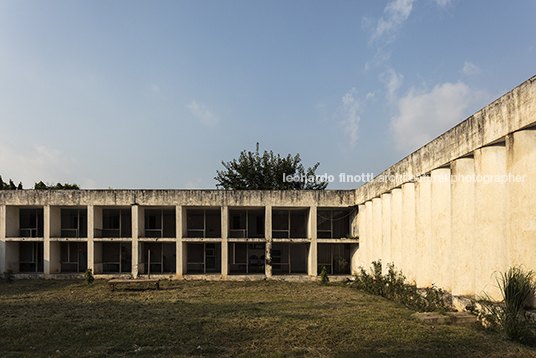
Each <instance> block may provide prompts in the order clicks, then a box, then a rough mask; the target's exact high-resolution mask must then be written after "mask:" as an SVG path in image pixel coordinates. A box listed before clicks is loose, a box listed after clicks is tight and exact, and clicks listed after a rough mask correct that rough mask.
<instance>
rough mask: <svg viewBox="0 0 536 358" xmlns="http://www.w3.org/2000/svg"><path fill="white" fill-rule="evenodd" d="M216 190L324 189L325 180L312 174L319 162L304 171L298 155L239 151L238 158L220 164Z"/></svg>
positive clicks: (216, 178) (216, 177)
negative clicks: (221, 168)
mask: <svg viewBox="0 0 536 358" xmlns="http://www.w3.org/2000/svg"><path fill="white" fill-rule="evenodd" d="M221 163H222V165H223V167H224V168H225V170H221V171H220V170H217V171H216V173H217V175H216V176H215V177H214V179H215V180H216V181H217V182H218V183H217V184H216V187H217V188H219V189H225V190H309V189H312V190H324V189H325V188H326V187H327V185H328V181H327V180H326V179H325V178H322V177H321V176H317V175H316V174H315V171H316V169H317V168H318V166H319V165H320V163H316V164H315V165H313V166H312V167H310V168H307V169H305V167H304V166H303V164H301V158H300V154H296V155H295V156H292V155H290V154H289V155H287V156H286V157H281V156H280V155H279V154H277V155H275V154H274V153H273V152H272V151H269V152H268V151H266V150H265V151H264V153H263V154H262V155H261V154H260V153H259V143H257V149H256V150H255V152H251V151H245V150H244V151H242V152H241V153H240V156H239V157H238V159H236V158H235V159H233V160H231V161H229V162H224V161H222V162H221Z"/></svg>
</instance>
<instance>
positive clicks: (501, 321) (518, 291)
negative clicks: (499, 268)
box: [480, 266, 536, 343]
mask: <svg viewBox="0 0 536 358" xmlns="http://www.w3.org/2000/svg"><path fill="white" fill-rule="evenodd" d="M534 278H535V275H534V272H533V271H525V270H524V269H522V268H521V267H519V266H518V267H511V268H510V269H508V271H507V272H504V273H499V274H498V277H496V281H497V286H498V287H499V290H500V292H501V296H502V301H501V302H499V303H496V302H494V301H493V300H492V299H491V297H490V296H489V295H488V294H487V293H484V295H483V296H484V297H483V299H481V300H480V303H481V306H482V313H481V318H482V319H483V321H485V322H486V323H487V324H489V325H490V326H492V327H499V328H500V329H502V330H503V331H504V333H505V334H506V335H507V336H508V337H509V338H510V339H512V340H514V341H518V342H521V343H529V342H533V341H534V331H533V330H534V328H535V325H534V322H532V320H530V319H527V318H526V317H525V315H524V313H525V311H524V309H525V307H526V302H527V299H528V298H529V296H530V295H532V294H534V290H535V288H536V284H535V281H534Z"/></svg>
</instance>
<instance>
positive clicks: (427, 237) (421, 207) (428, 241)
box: [415, 176, 434, 287]
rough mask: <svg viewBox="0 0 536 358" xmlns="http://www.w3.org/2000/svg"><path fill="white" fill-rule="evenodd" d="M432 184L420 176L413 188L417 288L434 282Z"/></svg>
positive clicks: (427, 178) (426, 178)
mask: <svg viewBox="0 0 536 358" xmlns="http://www.w3.org/2000/svg"><path fill="white" fill-rule="evenodd" d="M431 205H432V183H431V178H430V176H422V177H420V178H419V180H418V181H417V184H416V186H415V245H416V260H415V263H416V265H417V267H418V268H419V270H417V271H416V273H415V276H416V277H415V278H416V281H417V286H418V287H429V286H431V285H432V283H433V282H434V277H433V275H432V272H431V270H430V268H431V265H432V260H431V257H432V207H431Z"/></svg>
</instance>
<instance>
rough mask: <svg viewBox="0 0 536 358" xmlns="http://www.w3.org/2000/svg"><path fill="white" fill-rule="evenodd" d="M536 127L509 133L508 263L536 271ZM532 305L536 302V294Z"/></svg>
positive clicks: (507, 163) (507, 158)
mask: <svg viewBox="0 0 536 358" xmlns="http://www.w3.org/2000/svg"><path fill="white" fill-rule="evenodd" d="M535 163H536V129H531V130H522V131H519V132H515V133H513V134H510V135H508V136H507V137H506V168H507V172H508V183H507V238H508V242H507V246H508V247H507V252H508V266H509V267H513V266H518V265H523V266H524V267H525V268H526V269H527V270H533V271H536V257H535V255H534V247H536V199H535V198H536V166H535V165H534V164H535ZM532 306H533V307H534V306H536V302H535V300H534V298H533V301H532Z"/></svg>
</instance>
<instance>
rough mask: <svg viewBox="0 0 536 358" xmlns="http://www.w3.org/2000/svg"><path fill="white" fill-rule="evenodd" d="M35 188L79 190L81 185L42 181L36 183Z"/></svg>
mask: <svg viewBox="0 0 536 358" xmlns="http://www.w3.org/2000/svg"><path fill="white" fill-rule="evenodd" d="M34 189H36V190H79V189H80V187H79V186H78V184H68V183H65V184H62V183H59V182H58V184H56V185H47V184H45V183H43V181H40V182H39V183H35V185H34Z"/></svg>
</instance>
